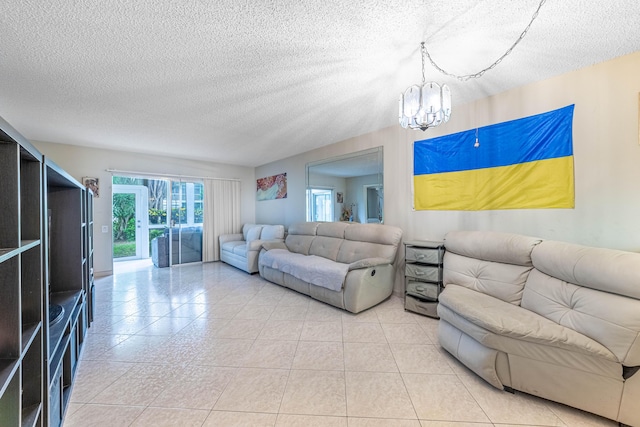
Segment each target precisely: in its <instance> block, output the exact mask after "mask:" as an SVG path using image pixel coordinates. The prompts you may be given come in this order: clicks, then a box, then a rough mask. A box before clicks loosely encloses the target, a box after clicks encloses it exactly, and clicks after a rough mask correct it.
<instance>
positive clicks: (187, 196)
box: [170, 181, 204, 264]
mask: <svg viewBox="0 0 640 427" xmlns="http://www.w3.org/2000/svg"><path fill="white" fill-rule="evenodd" d="M203 203H204V186H203V184H202V183H201V182H189V181H172V182H171V227H170V234H171V244H172V251H171V254H172V257H171V263H172V264H185V263H189V262H198V261H202V219H203V209H204V204H203Z"/></svg>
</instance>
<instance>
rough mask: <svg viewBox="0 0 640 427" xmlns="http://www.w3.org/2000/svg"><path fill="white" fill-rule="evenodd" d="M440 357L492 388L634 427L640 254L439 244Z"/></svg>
mask: <svg viewBox="0 0 640 427" xmlns="http://www.w3.org/2000/svg"><path fill="white" fill-rule="evenodd" d="M445 246H446V250H447V252H446V253H445V257H444V285H445V289H444V290H443V292H442V293H441V294H440V303H439V306H438V314H439V316H440V319H441V320H440V323H439V340H440V344H441V345H442V347H443V348H445V349H446V350H447V351H448V352H450V353H451V354H452V355H453V356H455V357H456V358H458V359H459V360H460V361H461V362H462V363H464V364H465V365H466V366H467V367H469V368H470V369H471V370H473V371H474V372H475V373H476V374H478V375H479V376H481V377H482V378H484V379H485V380H486V381H488V382H489V383H490V384H492V385H493V386H495V387H497V388H500V389H502V388H506V389H514V390H520V391H523V392H526V393H529V394H533V395H536V396H540V397H543V398H546V399H550V400H553V401H556V402H561V403H564V404H567V405H570V406H573V407H576V408H580V409H583V410H585V411H589V412H593V413H595V414H598V415H601V416H604V417H607V418H610V419H612V420H616V421H619V422H620V423H623V424H628V425H633V426H640V373H639V372H637V371H638V369H639V367H640V254H637V253H630V252H623V251H617V250H612V249H602V248H592V247H585V246H580V245H575V244H569V243H563V242H557V241H548V240H540V239H536V238H532V237H526V236H521V235H516V234H508V233H496V232H482V231H471V232H464V231H457V232H450V233H448V234H447V235H446V239H445Z"/></svg>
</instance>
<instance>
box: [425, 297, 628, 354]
mask: <svg viewBox="0 0 640 427" xmlns="http://www.w3.org/2000/svg"><path fill="white" fill-rule="evenodd" d="M439 301H440V305H441V306H443V307H444V310H442V309H441V308H440V307H438V314H440V315H441V317H442V318H443V319H444V320H446V321H449V322H450V323H452V322H454V323H453V324H454V325H455V319H454V318H451V316H449V314H451V313H455V315H456V316H459V317H461V318H463V319H464V320H466V321H467V322H469V324H471V325H475V326H477V327H478V328H480V330H485V331H488V332H491V333H492V334H495V335H496V336H497V337H496V338H495V339H494V341H493V342H491V343H487V342H486V341H485V339H484V338H483V337H482V336H480V333H479V332H478V331H477V330H476V331H472V330H463V332H465V333H467V334H469V335H470V336H472V337H474V338H475V339H476V340H478V341H480V342H482V343H483V344H485V345H488V344H489V345H488V346H490V347H491V346H493V348H496V350H502V351H506V352H509V350H511V349H509V350H508V349H503V348H499V347H500V346H499V345H498V343H499V340H498V339H499V338H500V337H508V338H513V339H515V340H519V341H525V342H529V343H533V344H538V345H542V346H549V347H557V348H560V349H563V350H569V351H571V352H576V353H582V354H585V355H589V356H595V357H598V358H603V359H606V360H609V361H611V362H617V361H618V359H617V357H616V356H615V355H614V354H613V353H612V352H611V351H609V350H608V349H607V348H606V347H604V346H603V345H602V344H600V343H598V342H597V341H595V340H593V339H591V338H589V337H587V336H586V335H583V334H581V333H579V332H576V331H574V330H573V329H571V328H568V327H565V326H562V325H559V324H557V323H555V322H552V321H551V320H549V319H547V318H545V317H543V316H540V315H538V314H536V313H534V312H532V311H529V310H526V309H523V308H521V307H518V306H515V305H513V304H509V303H507V302H504V301H502V300H499V299H497V298H494V297H491V296H489V295H485V294H483V293H481V292H476V291H473V290H471V289H467V288H465V287H462V286H456V285H448V286H447V287H446V288H445V289H444V291H442V293H441V294H440V298H439ZM448 311H450V312H451V313H448ZM456 326H458V325H456ZM496 340H497V341H496Z"/></svg>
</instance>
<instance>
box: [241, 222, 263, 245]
mask: <svg viewBox="0 0 640 427" xmlns="http://www.w3.org/2000/svg"><path fill="white" fill-rule="evenodd" d="M261 232H262V226H261V225H254V226H253V227H251V228H250V229H249V230H248V231H247V236H246V237H245V239H244V240H246V241H247V243H249V242H253V241H254V240H260V233H261Z"/></svg>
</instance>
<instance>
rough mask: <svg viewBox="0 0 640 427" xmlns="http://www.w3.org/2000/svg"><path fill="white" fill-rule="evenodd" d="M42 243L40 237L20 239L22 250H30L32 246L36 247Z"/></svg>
mask: <svg viewBox="0 0 640 427" xmlns="http://www.w3.org/2000/svg"><path fill="white" fill-rule="evenodd" d="M39 244H40V239H36V240H21V241H20V249H21V250H22V251H28V250H29V249H31V248H35V247H36V246H38V245H39Z"/></svg>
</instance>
